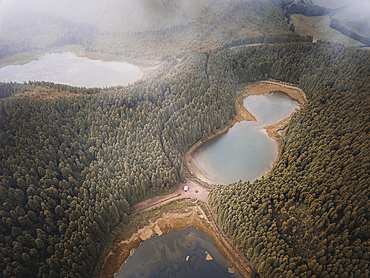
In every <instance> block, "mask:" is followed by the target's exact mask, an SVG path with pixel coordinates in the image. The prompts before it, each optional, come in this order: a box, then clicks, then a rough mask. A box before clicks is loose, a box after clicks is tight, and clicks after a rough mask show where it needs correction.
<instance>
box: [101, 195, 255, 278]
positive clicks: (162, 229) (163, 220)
mask: <svg viewBox="0 0 370 278" xmlns="http://www.w3.org/2000/svg"><path fill="white" fill-rule="evenodd" d="M195 204H196V205H194V206H185V207H182V208H179V209H170V210H169V211H160V212H154V213H153V214H152V217H150V218H149V219H148V224H147V225H145V226H144V227H142V228H140V229H138V230H137V231H136V232H134V233H133V234H131V235H130V236H126V235H125V234H124V232H122V233H121V234H118V236H116V238H115V240H114V243H113V248H112V250H111V252H110V253H109V254H108V255H107V257H106V258H105V261H104V265H103V267H102V270H101V273H100V277H104V278H106V277H112V278H113V277H114V274H115V273H117V272H119V270H120V268H121V266H122V265H123V264H124V263H125V262H126V260H127V259H128V258H129V257H130V256H131V255H132V253H133V250H135V249H137V248H138V247H139V246H140V244H141V243H143V242H144V241H145V240H146V239H148V238H150V237H152V236H154V235H155V234H157V235H159V236H160V235H162V234H166V233H168V232H169V230H170V229H171V230H173V231H179V230H183V229H185V228H187V227H189V226H195V227H197V228H198V229H200V230H201V231H202V232H204V233H205V234H206V235H207V236H209V237H210V238H211V239H212V241H213V242H214V243H215V244H216V246H217V249H218V250H219V251H220V252H221V253H222V254H223V255H224V256H225V257H226V258H227V259H228V260H229V261H230V262H231V263H233V265H234V266H235V267H236V268H237V269H238V271H239V272H240V273H241V274H242V275H243V276H244V277H248V273H249V272H250V268H249V267H248V266H247V265H246V264H245V263H244V262H243V261H242V259H241V258H240V257H239V255H238V254H237V253H236V252H235V251H234V250H233V249H232V248H231V246H230V245H229V243H228V242H227V241H226V240H225V239H224V238H223V237H222V235H220V234H219V232H218V229H217V226H216V225H215V223H214V222H213V219H212V217H211V216H210V212H209V210H208V209H207V207H206V206H205V205H204V203H203V202H196V203H195ZM206 257H207V259H208V260H211V259H213V258H212V257H211V256H210V255H209V254H206Z"/></svg>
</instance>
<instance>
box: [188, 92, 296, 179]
mask: <svg viewBox="0 0 370 278" xmlns="http://www.w3.org/2000/svg"><path fill="white" fill-rule="evenodd" d="M244 107H246V108H247V110H248V111H249V112H251V113H252V114H253V115H254V116H255V117H256V118H257V122H247V121H243V122H240V123H236V124H235V125H234V126H233V127H232V128H231V129H230V130H229V131H228V132H227V133H224V134H222V135H220V136H218V137H216V138H215V139H213V140H211V141H209V142H207V143H206V144H204V145H203V146H201V147H200V148H198V149H197V150H196V151H195V152H194V154H193V160H194V162H195V164H196V165H197V167H198V168H199V169H200V170H201V171H202V173H203V174H204V175H205V176H206V177H207V178H208V179H210V180H212V181H214V182H215V183H219V184H229V183H233V182H237V181H239V180H242V181H251V182H252V181H254V180H255V179H257V178H260V177H261V176H263V175H265V174H266V173H267V172H268V171H269V170H270V169H271V166H272V164H273V162H274V161H275V160H276V158H277V154H278V153H277V152H278V145H277V143H276V142H275V140H273V139H272V138H270V137H269V136H268V135H267V132H266V130H265V129H263V127H265V126H269V125H272V124H274V123H278V122H280V121H281V120H283V119H285V118H287V117H288V116H290V115H291V113H292V112H294V111H295V109H297V108H299V105H298V103H297V102H295V101H293V100H291V99H290V98H289V97H288V96H287V95H286V94H284V93H273V94H264V95H252V96H248V97H247V98H245V99H244Z"/></svg>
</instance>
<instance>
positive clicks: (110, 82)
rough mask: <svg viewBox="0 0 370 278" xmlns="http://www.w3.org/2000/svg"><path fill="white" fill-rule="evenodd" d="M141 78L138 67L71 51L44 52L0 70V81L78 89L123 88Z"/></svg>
mask: <svg viewBox="0 0 370 278" xmlns="http://www.w3.org/2000/svg"><path fill="white" fill-rule="evenodd" d="M141 76H142V72H141V70H140V68H139V67H136V66H133V65H131V64H128V63H124V62H105V61H100V60H90V59H88V58H86V57H78V56H76V54H74V53H72V52H62V53H48V54H44V55H43V56H41V57H39V59H38V60H34V61H31V62H29V63H27V64H24V65H9V66H5V67H3V68H0V81H2V82H10V81H13V82H18V83H21V82H28V81H48V82H54V83H60V84H67V85H72V86H79V87H86V88H92V87H110V86H118V85H122V86H125V85H127V84H129V83H133V82H135V81H136V80H138V79H139V78H140V77H141Z"/></svg>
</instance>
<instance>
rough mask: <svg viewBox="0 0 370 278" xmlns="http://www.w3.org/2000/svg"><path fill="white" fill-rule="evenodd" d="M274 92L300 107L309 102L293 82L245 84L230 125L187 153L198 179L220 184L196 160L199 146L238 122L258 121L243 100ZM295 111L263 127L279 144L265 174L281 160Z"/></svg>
mask: <svg viewBox="0 0 370 278" xmlns="http://www.w3.org/2000/svg"><path fill="white" fill-rule="evenodd" d="M242 86H243V85H242ZM274 93H283V94H285V95H287V96H288V97H289V98H290V99H292V100H294V101H296V102H297V103H298V104H299V107H300V109H301V108H302V107H303V106H304V104H305V103H306V102H307V98H306V95H305V94H304V92H303V91H302V90H301V89H300V88H298V87H296V86H294V85H293V84H289V83H285V82H279V81H276V80H271V79H270V80H265V81H260V82H255V83H252V84H248V85H245V86H244V87H243V88H242V89H241V90H240V94H239V96H238V97H237V99H236V101H235V109H236V115H235V117H234V120H233V121H232V122H231V123H230V124H229V125H228V126H226V127H225V128H223V129H221V130H219V131H217V132H216V133H215V134H213V135H211V136H210V137H208V138H207V139H206V140H204V141H203V140H200V141H198V142H196V143H195V144H194V145H193V146H192V147H191V148H189V149H188V151H187V152H186V153H185V155H184V164H185V166H186V167H187V168H188V170H189V171H190V172H191V173H192V174H195V176H196V177H195V178H196V179H199V180H201V181H203V182H206V183H208V184H211V185H214V184H220V183H219V181H218V180H217V179H214V178H212V177H209V176H208V175H207V173H204V170H202V169H203V166H202V165H201V164H200V162H199V161H198V162H197V161H196V159H195V157H194V153H195V152H196V151H197V149H198V148H200V147H201V146H203V145H204V144H206V143H207V142H209V141H211V140H213V139H214V138H216V137H218V136H220V135H221V134H224V133H226V132H228V131H229V130H230V129H231V128H232V127H233V126H234V125H235V124H236V123H238V122H242V121H257V119H256V117H255V116H254V115H253V114H252V113H250V112H249V111H248V110H247V109H246V108H245V107H244V105H243V100H244V99H245V98H247V97H248V96H252V95H264V94H274ZM295 112H296V111H294V112H293V113H292V114H291V115H290V116H289V117H287V118H285V119H283V120H282V121H279V122H277V123H275V124H272V125H269V126H265V127H263V129H265V130H266V132H267V135H268V136H269V137H270V138H272V139H274V141H275V142H276V143H277V144H278V155H277V158H276V159H275V160H274V162H273V163H272V165H271V168H270V170H269V171H267V172H266V173H265V174H264V176H265V175H267V174H268V173H269V172H270V171H271V170H272V169H273V168H274V166H275V165H276V162H277V161H278V160H279V157H280V156H281V154H282V151H283V148H284V139H283V138H284V135H285V133H286V131H287V128H288V125H289V122H290V119H291V117H292V116H293V114H294V113H295ZM279 131H282V132H279Z"/></svg>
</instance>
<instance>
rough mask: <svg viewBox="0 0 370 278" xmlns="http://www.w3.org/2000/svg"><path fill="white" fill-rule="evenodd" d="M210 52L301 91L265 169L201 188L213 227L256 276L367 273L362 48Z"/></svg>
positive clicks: (253, 75) (369, 104) (368, 68)
mask: <svg viewBox="0 0 370 278" xmlns="http://www.w3.org/2000/svg"><path fill="white" fill-rule="evenodd" d="M218 56H224V57H228V56H231V57H232V59H227V60H226V61H227V62H228V65H230V68H234V69H236V68H238V67H240V68H239V70H238V73H239V74H238V75H239V76H241V78H242V80H245V81H253V80H256V79H257V80H258V79H259V78H263V77H264V76H265V77H272V78H276V79H279V80H283V81H287V82H293V83H296V84H299V86H300V87H301V88H302V89H303V90H304V91H305V92H306V95H307V96H308V99H309V102H308V104H307V105H305V106H304V108H303V109H302V110H301V111H299V112H298V113H296V114H295V115H294V116H293V118H292V120H291V122H290V127H289V129H288V132H287V134H286V136H285V137H284V141H285V142H284V150H283V154H282V157H281V158H280V160H279V161H278V163H277V164H276V166H275V167H274V169H273V170H272V171H271V172H270V174H269V175H268V176H267V177H263V178H261V179H260V180H256V181H255V182H253V183H249V182H245V183H243V182H238V183H234V184H231V185H228V186H219V187H218V188H217V189H215V190H213V191H212V192H211V195H210V197H209V202H210V204H211V207H212V209H213V210H214V212H215V214H216V215H217V221H218V223H219V224H220V225H221V227H222V229H223V230H224V231H225V232H226V234H227V235H228V236H229V237H230V238H231V239H232V241H233V242H234V243H235V244H236V246H237V247H238V248H239V250H241V251H242V252H243V253H244V254H245V256H246V257H247V258H248V259H249V260H250V262H251V264H252V265H253V266H254V267H255V268H256V269H257V271H258V272H259V274H260V275H261V276H262V277H293V276H297V277H368V275H369V258H370V257H369V256H370V240H369V235H370V223H369V220H370V219H369V216H370V206H369V204H370V203H369V197H370V192H369V182H370V170H369V169H370V168H369V162H370V160H369V159H370V155H369V154H370V146H369V142H370V141H369V139H370V138H369V134H370V133H369V132H370V121H369V119H370V113H369V111H370V99H369V91H370V87H369V86H370V80H369V78H368V76H369V74H370V64H369V62H368V59H369V52H368V51H365V50H358V49H349V48H345V47H343V46H340V45H329V44H307V43H306V44H289V45H284V46H282V45H274V46H265V47H260V48H246V47H244V48H240V49H238V50H233V51H229V50H228V51H224V52H220V53H218ZM220 59H222V58H220ZM224 61H225V60H224ZM226 61H225V62H226ZM236 76H237V74H236Z"/></svg>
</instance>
